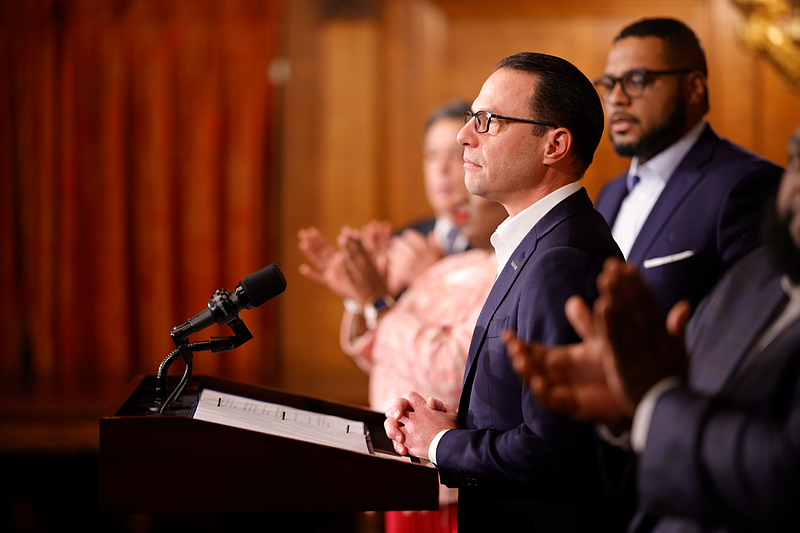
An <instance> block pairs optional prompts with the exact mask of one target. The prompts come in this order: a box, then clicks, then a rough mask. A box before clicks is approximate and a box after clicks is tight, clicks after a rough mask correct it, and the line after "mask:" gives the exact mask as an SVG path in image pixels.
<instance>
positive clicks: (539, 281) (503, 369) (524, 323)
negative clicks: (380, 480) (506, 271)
mask: <svg viewBox="0 0 800 533" xmlns="http://www.w3.org/2000/svg"><path fill="white" fill-rule="evenodd" d="M534 258H535V260H534ZM534 258H532V259H531V261H530V262H529V264H527V265H526V266H525V269H524V271H523V273H524V274H526V275H525V276H524V278H523V276H522V275H521V276H520V279H518V280H517V282H516V283H515V286H514V289H512V290H511V291H510V292H509V294H508V295H507V297H506V300H505V301H504V303H503V304H502V305H501V307H500V308H499V309H498V312H497V313H496V314H495V317H496V320H495V322H499V323H501V324H502V325H503V328H497V329H498V330H497V331H496V332H495V333H490V334H489V335H488V336H487V339H486V341H485V345H484V346H483V347H482V349H481V352H480V355H479V364H481V365H482V366H481V367H480V373H481V374H482V376H481V379H483V378H484V377H485V378H486V382H481V384H478V383H477V379H478V378H477V377H476V385H475V388H474V389H473V391H474V392H473V396H479V397H482V396H484V395H488V396H489V398H479V399H477V400H473V401H484V400H486V401H487V403H488V404H490V405H491V412H492V415H491V417H492V421H491V422H489V423H488V424H486V425H489V426H490V427H485V428H483V429H459V430H455V431H449V432H448V433H446V434H445V435H444V437H443V438H442V440H441V442H440V443H439V446H438V448H437V460H438V466H439V468H440V474H441V476H442V481H443V482H444V483H445V484H448V485H450V486H464V485H486V484H492V483H493V482H506V481H508V480H511V481H515V482H522V483H525V482H531V481H537V482H538V481H545V480H548V479H559V477H561V476H562V474H563V473H564V471H565V468H566V469H574V468H576V466H577V464H578V462H577V461H576V451H577V450H578V449H579V448H581V447H582V446H585V445H586V443H587V439H591V431H592V430H591V427H590V426H588V425H585V424H579V423H576V422H574V421H572V420H571V419H568V418H567V417H563V416H559V415H556V414H554V413H552V412H550V411H548V410H546V409H544V407H542V406H541V405H540V404H539V402H538V401H537V400H536V398H535V396H534V395H533V394H532V393H531V391H530V390H529V389H528V388H527V387H526V386H524V385H523V384H522V383H521V381H520V379H519V378H518V377H517V376H516V374H514V371H513V369H512V368H511V365H510V363H509V360H508V355H507V353H506V351H505V348H504V347H503V344H502V341H501V340H500V338H499V337H498V336H497V334H499V333H500V330H501V329H505V327H506V325H507V327H508V329H511V330H513V331H516V332H517V334H518V335H519V336H520V337H521V338H523V339H526V340H532V339H535V340H538V341H541V342H544V343H547V344H567V343H571V342H576V341H577V340H578V338H577V335H576V334H575V332H574V330H573V329H572V327H571V326H570V325H569V323H568V322H567V320H566V317H565V315H564V304H565V303H566V300H567V299H568V298H569V297H570V296H572V295H574V294H579V295H581V296H583V297H584V298H585V299H586V300H587V301H589V302H592V301H593V300H594V299H595V298H596V282H595V280H596V277H597V274H598V273H599V269H600V266H601V265H599V264H598V263H596V262H595V261H592V260H591V259H590V258H589V257H588V256H586V255H585V254H584V253H582V252H580V251H579V250H577V249H574V248H566V247H564V248H553V249H550V250H547V251H545V252H544V253H541V254H535V255H534ZM498 317H499V318H498ZM480 358H482V360H481V359H480ZM489 382H490V383H489ZM482 426H484V424H481V425H479V427H482Z"/></svg>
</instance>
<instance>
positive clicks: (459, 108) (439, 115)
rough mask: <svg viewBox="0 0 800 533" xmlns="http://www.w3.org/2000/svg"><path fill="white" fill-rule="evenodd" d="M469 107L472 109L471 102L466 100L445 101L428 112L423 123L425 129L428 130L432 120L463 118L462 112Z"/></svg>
mask: <svg viewBox="0 0 800 533" xmlns="http://www.w3.org/2000/svg"><path fill="white" fill-rule="evenodd" d="M470 109H472V104H471V103H469V102H467V101H466V100H450V101H448V102H445V103H444V104H442V105H440V106H439V107H437V108H435V109H434V110H433V111H431V112H430V114H429V115H428V121H427V122H426V123H425V131H428V129H429V128H430V127H431V126H432V125H433V123H434V122H436V121H437V120H441V119H443V118H452V119H458V120H464V113H466V112H467V111H469V110H470Z"/></svg>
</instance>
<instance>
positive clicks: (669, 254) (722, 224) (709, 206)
mask: <svg viewBox="0 0 800 533" xmlns="http://www.w3.org/2000/svg"><path fill="white" fill-rule="evenodd" d="M707 76H708V72H707V68H706V59H705V54H704V52H703V48H702V45H701V43H700V41H699V40H698V39H697V36H696V35H695V34H694V32H693V31H692V30H691V29H690V28H688V27H687V26H686V25H684V24H683V23H682V22H679V21H677V20H672V19H645V20H642V21H639V22H636V23H634V24H632V25H630V26H628V27H626V28H625V29H623V30H622V32H621V33H620V34H619V35H618V36H617V37H616V38H615V39H614V43H613V45H612V47H611V50H610V52H609V54H608V60H607V63H606V67H605V73H604V74H603V75H602V76H600V77H599V78H598V79H597V80H595V82H594V83H595V87H597V89H598V91H599V92H600V95H601V97H602V98H603V100H604V105H605V113H606V120H607V121H608V126H609V128H608V129H609V137H610V140H611V143H612V144H613V146H614V150H615V151H616V152H617V153H618V154H619V155H621V156H625V157H630V158H632V159H631V166H630V168H629V170H628V171H627V172H626V173H624V174H622V175H621V176H619V177H617V178H616V179H615V180H613V181H611V182H610V183H609V184H608V185H607V186H606V187H605V188H604V189H603V190H602V191H601V192H600V194H599V196H598V198H597V202H596V205H595V207H596V209H597V210H598V211H600V213H602V214H603V216H604V217H605V218H606V220H607V221H608V223H609V225H610V226H611V228H612V231H613V235H614V238H615V240H616V241H617V243H618V244H619V246H620V249H621V250H622V253H623V254H624V255H625V258H626V259H627V260H628V261H629V262H630V263H632V264H634V265H636V266H637V267H639V269H640V272H641V275H642V277H643V278H644V279H645V281H646V282H647V283H648V285H649V286H650V287H651V289H652V290H653V291H654V292H655V294H656V296H658V298H659V299H660V301H661V304H662V305H663V306H664V309H669V308H670V307H672V305H674V304H675V303H676V302H677V301H679V300H681V299H683V298H687V299H688V300H689V301H690V302H691V304H692V305H693V306H694V305H697V303H698V302H699V301H700V300H701V299H702V298H703V296H705V295H706V293H707V292H708V291H709V290H710V289H711V287H712V286H713V285H714V283H715V282H716V281H717V280H718V279H719V278H720V276H721V275H722V273H723V272H724V271H725V270H726V269H727V268H728V267H729V266H730V265H732V264H733V263H735V262H736V260H737V259H739V258H740V257H742V256H744V255H745V254H747V253H748V252H750V251H751V250H753V249H754V248H755V247H756V246H758V245H759V238H758V223H759V220H760V217H761V213H762V211H763V205H764V202H765V200H766V198H767V197H768V195H769V194H770V193H771V192H772V191H773V190H774V188H775V187H776V186H777V183H778V180H779V178H780V173H781V169H780V168H779V167H778V166H776V165H774V164H772V163H771V162H769V161H766V160H764V159H762V158H760V157H758V156H756V155H754V154H752V153H750V152H747V151H746V150H744V149H743V148H741V147H739V146H736V145H734V144H732V143H730V142H728V141H727V140H724V139H721V138H720V137H718V136H717V134H716V133H714V131H713V130H712V129H711V126H709V125H708V123H707V122H706V120H705V118H704V116H705V114H706V113H707V112H708V109H709V103H708V89H707V86H706V78H707Z"/></svg>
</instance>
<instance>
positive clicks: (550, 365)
mask: <svg viewBox="0 0 800 533" xmlns="http://www.w3.org/2000/svg"><path fill="white" fill-rule="evenodd" d="M565 313H566V316H567V319H568V320H569V322H570V324H571V325H572V327H573V328H574V329H575V331H576V332H577V333H578V335H579V336H580V337H581V339H582V340H583V342H580V343H576V344H570V345H567V346H553V347H548V346H545V345H543V344H541V343H537V342H531V343H524V342H522V341H521V340H519V339H518V338H517V337H516V336H515V335H514V334H513V333H511V332H505V333H504V334H503V342H504V343H505V345H506V349H507V350H508V354H509V357H511V363H512V365H513V367H514V370H515V371H516V372H517V373H518V374H519V375H520V376H522V378H523V379H524V380H525V381H526V382H527V383H528V385H529V386H530V388H531V390H532V391H533V392H534V393H535V394H536V395H537V397H538V398H539V401H541V403H542V404H544V406H545V407H547V408H548V409H550V410H552V411H555V412H558V413H562V414H565V415H568V416H571V417H572V418H575V419H576V420H580V421H591V422H614V423H619V421H620V420H621V419H623V418H625V412H624V410H623V409H622V406H621V405H620V403H619V400H618V398H617V396H615V395H614V393H613V392H612V390H611V389H610V388H609V386H608V382H607V381H606V372H605V367H604V361H605V360H607V359H608V358H613V354H611V352H610V350H611V347H610V346H609V345H608V343H607V342H606V341H605V339H604V338H603V337H602V336H601V335H598V333H597V332H596V331H595V328H594V321H593V317H592V314H591V311H590V310H589V308H588V306H587V305H586V302H584V301H583V299H582V298H580V297H577V296H573V297H572V298H570V299H569V300H567V303H566V305H565Z"/></svg>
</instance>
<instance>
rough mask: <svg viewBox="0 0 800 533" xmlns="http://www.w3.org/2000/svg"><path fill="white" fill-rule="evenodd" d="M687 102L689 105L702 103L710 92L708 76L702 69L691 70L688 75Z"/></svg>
mask: <svg viewBox="0 0 800 533" xmlns="http://www.w3.org/2000/svg"><path fill="white" fill-rule="evenodd" d="M685 90H686V103H688V104H689V105H701V104H702V103H703V102H704V101H705V99H706V94H707V92H708V87H707V86H706V77H705V75H704V74H703V73H702V72H700V71H695V72H690V73H689V75H688V76H687V77H686V89H685Z"/></svg>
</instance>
